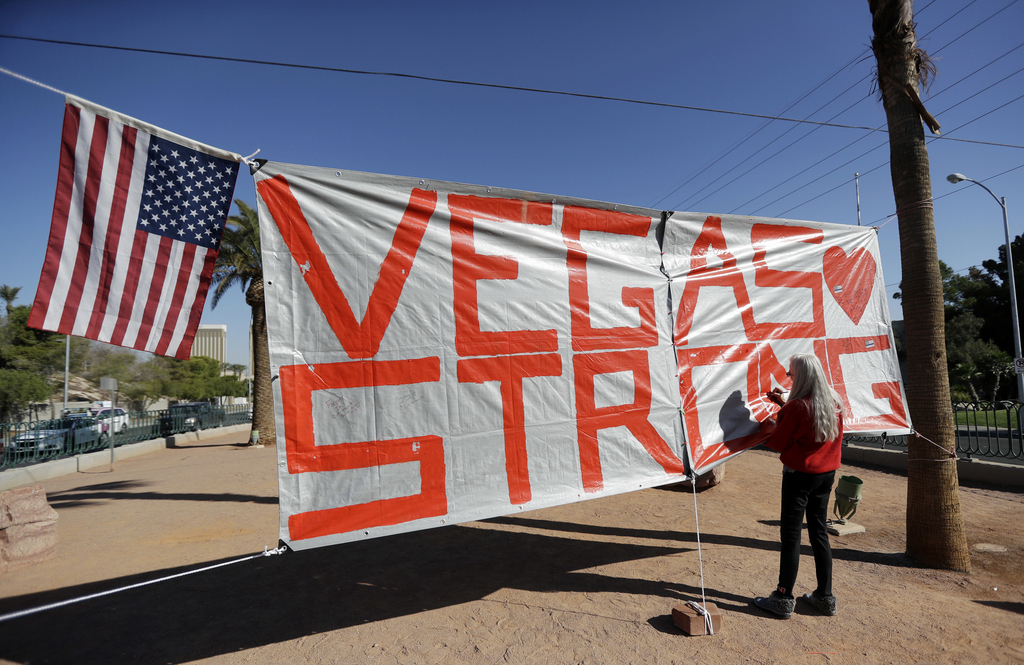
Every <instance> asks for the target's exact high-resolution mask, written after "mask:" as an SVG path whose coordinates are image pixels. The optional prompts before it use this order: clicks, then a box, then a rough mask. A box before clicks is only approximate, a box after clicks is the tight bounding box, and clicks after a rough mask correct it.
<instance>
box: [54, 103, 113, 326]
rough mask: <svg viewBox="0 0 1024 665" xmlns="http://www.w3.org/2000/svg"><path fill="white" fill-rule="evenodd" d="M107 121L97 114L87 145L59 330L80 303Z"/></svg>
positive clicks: (68, 323)
mask: <svg viewBox="0 0 1024 665" xmlns="http://www.w3.org/2000/svg"><path fill="white" fill-rule="evenodd" d="M109 127H110V120H109V119H107V118H103V117H101V116H96V124H95V126H94V127H93V132H92V143H91V144H90V147H89V168H88V170H87V171H86V177H85V196H84V197H83V201H82V226H81V230H80V231H79V237H78V256H77V257H76V258H75V269H74V272H72V274H71V284H70V287H69V288H68V297H67V299H66V300H65V301H64V313H63V315H61V317H60V325H59V326H58V327H57V331H58V332H63V333H70V332H71V330H72V328H73V327H74V325H75V317H76V316H77V314H78V308H79V306H80V305H81V300H82V291H83V289H84V287H85V279H86V276H87V275H88V274H89V258H90V256H91V255H92V242H93V237H92V233H93V229H94V227H95V225H96V200H97V199H98V198H99V192H100V179H101V177H102V176H103V156H104V154H105V153H106V148H107V130H108V129H109Z"/></svg>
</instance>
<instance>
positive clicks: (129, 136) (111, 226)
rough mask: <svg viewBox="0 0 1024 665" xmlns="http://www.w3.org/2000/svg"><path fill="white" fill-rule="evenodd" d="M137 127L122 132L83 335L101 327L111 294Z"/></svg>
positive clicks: (94, 333)
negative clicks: (97, 273)
mask: <svg viewBox="0 0 1024 665" xmlns="http://www.w3.org/2000/svg"><path fill="white" fill-rule="evenodd" d="M137 133H138V130H137V129H135V128H134V127H125V128H124V129H123V130H122V132H121V153H120V155H119V156H118V161H117V180H115V181H114V198H113V200H112V201H111V203H110V219H109V221H108V222H107V238H106V240H105V241H104V244H103V263H102V265H101V267H100V278H99V284H97V293H96V302H95V303H94V304H93V309H92V317H91V318H90V319H89V328H88V330H87V331H86V333H85V336H86V337H88V338H89V339H96V338H97V337H98V336H99V334H100V328H101V327H102V326H103V319H104V318H105V317H106V313H107V299H108V298H109V296H110V284H111V282H112V281H113V279H114V266H115V264H116V263H117V260H118V256H117V249H118V244H119V243H120V242H121V227H122V225H123V224H124V210H125V206H126V205H127V203H128V187H129V185H130V184H131V179H132V167H133V166H134V164H135V136H136V134H137Z"/></svg>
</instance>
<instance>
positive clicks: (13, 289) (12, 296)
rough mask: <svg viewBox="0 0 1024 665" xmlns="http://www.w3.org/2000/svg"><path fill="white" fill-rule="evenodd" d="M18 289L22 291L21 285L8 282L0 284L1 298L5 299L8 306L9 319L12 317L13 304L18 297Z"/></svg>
mask: <svg viewBox="0 0 1024 665" xmlns="http://www.w3.org/2000/svg"><path fill="white" fill-rule="evenodd" d="M18 291H21V287H20V286H7V285H6V284H4V285H3V286H0V300H3V301H4V304H5V305H6V306H7V318H8V319H10V318H11V306H12V305H13V304H14V301H15V300H17V298H18Z"/></svg>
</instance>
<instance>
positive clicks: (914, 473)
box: [868, 0, 971, 571]
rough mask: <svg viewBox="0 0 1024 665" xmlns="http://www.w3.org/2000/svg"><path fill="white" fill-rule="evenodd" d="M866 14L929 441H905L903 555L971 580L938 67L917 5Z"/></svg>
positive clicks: (914, 372)
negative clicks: (949, 318)
mask: <svg viewBox="0 0 1024 665" xmlns="http://www.w3.org/2000/svg"><path fill="white" fill-rule="evenodd" d="M868 4H869V8H870V10H871V16H872V28H873V30H874V39H872V40H871V48H872V50H873V51H874V53H875V58H876V60H877V67H878V68H877V70H876V75H877V79H876V82H877V85H878V88H879V91H880V92H881V97H882V103H883V106H884V108H885V117H886V120H887V122H888V125H889V168H890V171H891V174H892V189H893V195H894V196H895V199H896V211H897V214H898V216H899V225H900V247H901V250H902V251H901V258H902V264H903V310H904V321H905V326H906V335H907V404H908V406H909V408H910V416H911V419H912V420H913V421H914V428H915V429H916V430H917V432H918V433H920V434H921V435H922V436H923V437H924V438H920V437H916V436H912V437H910V439H909V451H908V453H909V458H910V461H909V468H908V471H907V554H908V555H909V556H910V557H911V558H913V559H915V560H917V561H919V562H921V563H923V564H925V565H928V566H932V567H936V568H947V569H951V570H962V571H969V570H970V568H971V559H970V555H969V554H968V551H967V539H966V535H965V533H964V520H963V515H962V514H961V512H960V488H959V482H958V478H957V469H956V462H955V461H954V460H953V459H952V458H951V457H950V455H949V453H947V452H944V451H943V450H941V449H940V448H944V449H945V450H946V451H953V450H954V449H955V446H956V442H955V438H954V429H953V428H954V423H953V410H952V403H951V401H950V393H949V376H948V374H947V368H946V347H945V332H944V330H945V321H944V312H943V297H942V295H943V294H942V278H941V276H940V273H939V257H938V249H937V247H936V243H935V219H934V215H933V213H932V205H931V200H932V188H931V175H930V171H929V166H928V150H927V148H926V147H925V141H924V128H923V127H922V120H924V121H925V122H927V123H928V125H929V127H931V129H932V131H933V132H934V131H938V123H937V122H935V119H934V118H932V117H931V116H930V115H928V112H927V111H925V110H924V105H923V104H922V103H921V99H920V96H919V84H927V81H928V77H929V76H930V75H931V74H934V67H933V65H932V64H931V61H930V60H929V58H928V55H927V54H926V53H925V52H924V51H922V50H921V49H920V48H918V46H917V35H916V34H915V32H914V7H913V0H868ZM926 439H927V440H926ZM931 442H934V443H935V444H937V445H933V444H932V443H931Z"/></svg>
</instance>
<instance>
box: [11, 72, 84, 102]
mask: <svg viewBox="0 0 1024 665" xmlns="http://www.w3.org/2000/svg"><path fill="white" fill-rule="evenodd" d="M0 72H3V73H4V74H7V75H8V76H13V77H14V78H16V79H21V80H22V81H25V82H26V83H31V84H32V85H38V86H39V87H40V88H44V89H46V90H52V91H53V92H56V93H58V94H61V95H64V96H65V97H67V96H68V93H66V92H64V91H63V90H58V89H57V88H54V87H53V86H50V85H46V84H45V83H40V82H39V81H36V80H35V79H30V78H29V77H27V76H23V75H21V74H19V73H17V72H12V71H11V70H9V69H6V68H4V67H0Z"/></svg>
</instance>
